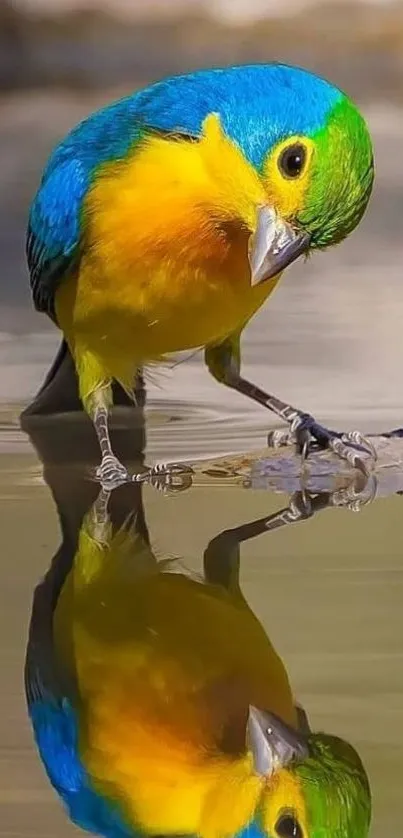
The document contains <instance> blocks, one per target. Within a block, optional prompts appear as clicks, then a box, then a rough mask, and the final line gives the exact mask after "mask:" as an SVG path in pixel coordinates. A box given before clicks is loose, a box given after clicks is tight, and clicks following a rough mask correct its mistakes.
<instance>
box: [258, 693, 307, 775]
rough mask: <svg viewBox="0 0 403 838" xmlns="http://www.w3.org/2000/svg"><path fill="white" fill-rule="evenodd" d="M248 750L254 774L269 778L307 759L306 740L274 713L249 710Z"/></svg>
mask: <svg viewBox="0 0 403 838" xmlns="http://www.w3.org/2000/svg"><path fill="white" fill-rule="evenodd" d="M246 742H247V747H248V748H249V750H250V751H251V752H252V755H253V761H254V766H255V771H256V774H259V775H260V776H262V777H270V776H271V774H273V773H274V772H275V771H277V770H278V769H279V768H284V767H285V766H287V765H289V763H290V762H294V761H297V762H302V761H303V760H304V759H306V758H307V757H308V755H309V749H308V743H307V738H306V736H304V735H303V734H302V733H300V732H299V731H298V730H294V729H293V728H291V727H289V725H287V724H286V723H285V722H283V721H281V719H279V718H278V716H275V715H274V713H266V712H263V711H262V710H258V709H257V708H256V707H250V708H249V717H248V723H247V728H246Z"/></svg>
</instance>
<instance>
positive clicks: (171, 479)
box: [132, 463, 194, 495]
mask: <svg viewBox="0 0 403 838" xmlns="http://www.w3.org/2000/svg"><path fill="white" fill-rule="evenodd" d="M193 474H194V472H193V469H192V468H191V466H187V465H185V464H183V463H156V464H155V465H154V466H151V467H150V468H148V469H146V470H145V471H144V472H141V473H140V474H134V475H133V476H132V480H133V481H134V482H135V483H148V484H149V485H150V486H153V488H154V489H157V490H158V491H159V492H162V493H163V494H165V495H168V494H173V493H175V492H183V491H185V490H186V489H189V488H190V487H191V485H192V483H193Z"/></svg>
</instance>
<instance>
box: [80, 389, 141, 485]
mask: <svg viewBox="0 0 403 838" xmlns="http://www.w3.org/2000/svg"><path fill="white" fill-rule="evenodd" d="M111 398H112V393H111V387H110V385H106V386H103V387H99V388H98V389H97V390H95V392H94V393H93V394H92V398H91V401H90V404H89V413H90V416H91V419H92V421H93V423H94V428H95V432H96V435H97V437H98V442H99V447H100V449H101V465H100V466H98V468H97V471H96V477H97V479H98V480H99V482H100V483H101V484H102V487H103V488H104V489H105V490H106V491H108V492H112V491H113V489H117V487H118V486H121V485H122V484H123V483H127V482H129V481H130V480H131V478H130V475H129V473H128V471H127V469H126V468H125V466H124V465H123V464H122V463H121V462H120V461H119V460H118V458H117V457H116V455H115V454H114V452H113V448H112V444H111V440H110V436H109V428H108V412H109V410H108V409H109V404H110V402H111Z"/></svg>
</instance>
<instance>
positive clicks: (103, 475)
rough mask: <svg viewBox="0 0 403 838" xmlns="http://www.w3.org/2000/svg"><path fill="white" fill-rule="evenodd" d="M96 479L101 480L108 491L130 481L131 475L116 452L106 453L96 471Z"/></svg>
mask: <svg viewBox="0 0 403 838" xmlns="http://www.w3.org/2000/svg"><path fill="white" fill-rule="evenodd" d="M95 479H96V480H99V482H100V484H101V486H102V488H103V489H105V491H106V492H113V490H114V489H117V488H118V487H119V486H123V484H124V483H130V482H131V479H132V478H131V477H130V474H129V472H128V471H127V468H125V466H124V465H123V464H122V463H121V462H120V461H119V460H118V458H117V457H115V455H114V454H105V456H104V457H102V462H101V465H100V466H98V468H97V470H96V472H95Z"/></svg>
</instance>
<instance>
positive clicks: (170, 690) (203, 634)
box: [25, 487, 371, 838]
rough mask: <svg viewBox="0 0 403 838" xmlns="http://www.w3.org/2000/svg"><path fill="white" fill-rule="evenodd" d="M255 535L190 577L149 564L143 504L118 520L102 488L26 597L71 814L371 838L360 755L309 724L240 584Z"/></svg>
mask: <svg viewBox="0 0 403 838" xmlns="http://www.w3.org/2000/svg"><path fill="white" fill-rule="evenodd" d="M127 488H128V487H123V491H125V490H126V489H127ZM136 488H137V487H136ZM119 491H122V490H119ZM71 500H72V496H71V495H70V501H71ZM73 505H74V499H73ZM121 513H122V510H121V509H119V504H118V503H117V505H115V516H116V517H117V519H119V518H121ZM69 517H70V518H71V520H74V519H75V518H76V517H77V516H76V515H75V514H74V513H72V511H70V516H69ZM274 517H276V519H277V517H278V516H274ZM277 523H278V521H277ZM276 526H277V525H276V523H275V525H274V528H275V527H276ZM259 531H262V527H259V522H254V523H253V524H248V525H245V526H244V527H243V528H242V527H240V528H237V529H236V530H233V531H229V532H224V533H221V534H220V535H219V536H218V537H216V538H215V539H213V540H212V542H210V544H209V546H208V548H207V550H206V552H205V561H204V578H203V577H202V576H200V577H198V576H196V575H194V574H191V573H189V572H187V571H186V570H185V568H183V567H180V565H179V566H178V565H177V563H175V562H172V561H171V562H169V561H157V559H156V557H155V556H154V554H153V553H152V550H151V548H150V546H149V543H148V535H147V530H146V529H145V526H144V519H143V516H142V515H141V514H140V515H139V516H138V517H134V518H133V516H130V517H129V518H128V519H126V523H125V525H124V526H123V527H120V528H119V527H118V528H116V527H114V525H113V523H112V521H111V519H110V518H109V516H108V514H106V508H105V497H104V495H103V493H101V496H100V498H99V499H98V501H97V502H96V503H95V504H94V506H93V507H92V508H91V509H90V511H89V512H88V513H87V514H86V515H85V517H84V520H83V521H82V525H81V528H80V530H79V535H78V541H77V544H76V549H74V547H72V545H73V541H72V539H71V537H69V538H68V539H66V541H65V546H64V549H63V548H62V549H61V550H59V552H58V554H57V556H56V558H55V560H54V562H53V564H52V567H51V569H50V571H49V572H48V574H47V577H46V578H45V581H44V582H43V583H42V584H41V585H40V586H38V588H37V590H36V593H35V598H34V606H33V615H32V620H31V627H30V639H29V646H28V653H27V663H26V677H25V682H26V691H27V698H28V706H29V712H30V717H31V721H32V725H33V729H34V733H35V738H36V742H37V745H38V748H39V752H40V755H41V758H42V760H43V763H44V765H45V768H46V771H47V773H48V776H49V779H50V781H51V783H52V785H53V786H54V787H55V789H56V790H57V792H58V794H59V795H60V797H61V798H62V800H63V801H64V803H65V805H66V807H67V809H68V812H69V815H70V818H71V819H72V820H73V821H74V822H75V823H76V824H77V825H79V826H81V827H82V828H84V829H87V830H89V831H90V832H93V833H97V834H100V835H104V836H108V838H129V836H135V838H137V836H138V837H139V838H140V836H152V835H154V836H162V835H166V836H168V835H172V836H178V835H182V836H185V835H189V836H192V838H196V837H197V836H199V838H230V836H242V838H269V836H270V838H318V837H319V836H322V835H326V836H329V838H366V836H367V834H368V829H369V824H370V817H371V795H370V789H369V784H368V780H367V776H366V773H365V769H364V767H363V765H362V762H361V760H360V758H359V756H358V754H357V753H356V751H355V750H354V749H353V747H352V746H351V745H349V744H348V743H347V742H345V741H343V740H342V739H339V738H337V737H334V736H330V735H327V734H325V733H312V732H311V731H310V729H309V724H308V722H307V717H306V715H305V714H304V712H303V711H302V710H301V709H299V708H298V707H297V706H296V703H295V699H294V696H293V693H292V689H291V686H290V682H289V678H288V675H287V672H286V669H285V667H284V664H283V662H282V661H281V659H280V657H279V656H278V654H277V653H276V651H275V649H274V647H273V646H272V644H271V642H270V640H269V638H268V636H267V634H266V632H265V630H264V628H263V627H262V625H261V624H260V623H259V621H258V620H257V618H256V617H255V615H254V614H253V612H252V610H251V609H250V607H249V605H248V603H247V602H246V600H245V598H244V596H243V594H242V591H241V588H240V585H239V552H238V548H239V542H240V540H242V539H245V538H247V537H250V536H251V535H256V534H257V532H259ZM69 555H70V559H68V556H69ZM172 571H174V572H172Z"/></svg>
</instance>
